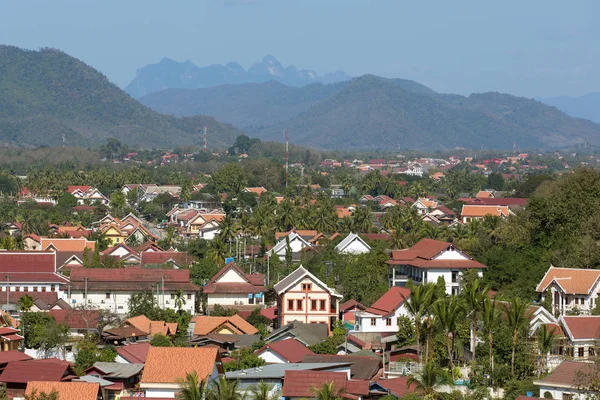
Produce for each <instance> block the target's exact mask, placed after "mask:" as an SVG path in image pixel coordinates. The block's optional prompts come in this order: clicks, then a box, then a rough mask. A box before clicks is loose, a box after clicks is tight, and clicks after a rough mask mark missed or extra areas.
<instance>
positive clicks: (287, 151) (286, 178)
mask: <svg viewBox="0 0 600 400" xmlns="http://www.w3.org/2000/svg"><path fill="white" fill-rule="evenodd" d="M289 160H290V152H289V141H288V130H287V129H286V130H285V187H287V186H288V168H289V166H288V164H289Z"/></svg>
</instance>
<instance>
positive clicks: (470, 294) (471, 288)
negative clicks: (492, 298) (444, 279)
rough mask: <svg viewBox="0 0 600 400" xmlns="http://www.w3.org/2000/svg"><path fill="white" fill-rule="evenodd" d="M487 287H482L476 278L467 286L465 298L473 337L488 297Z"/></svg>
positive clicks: (472, 347)
mask: <svg viewBox="0 0 600 400" xmlns="http://www.w3.org/2000/svg"><path fill="white" fill-rule="evenodd" d="M487 292H488V289H487V288H483V289H482V288H481V287H480V285H479V279H475V280H474V281H473V282H472V283H471V284H470V285H468V286H467V287H466V288H465V291H464V292H463V294H464V296H463V297H464V299H465V303H466V307H467V311H468V315H469V317H470V319H471V329H472V330H473V339H474V338H476V337H477V320H478V318H479V314H480V312H481V309H482V307H483V301H484V299H485V298H486V293H487ZM473 339H472V343H471V349H470V350H471V351H472V352H475V346H474V340H473Z"/></svg>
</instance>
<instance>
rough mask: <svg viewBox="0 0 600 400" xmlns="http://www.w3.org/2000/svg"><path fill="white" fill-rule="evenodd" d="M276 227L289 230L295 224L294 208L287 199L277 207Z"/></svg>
mask: <svg viewBox="0 0 600 400" xmlns="http://www.w3.org/2000/svg"><path fill="white" fill-rule="evenodd" d="M277 217H278V227H279V229H281V230H283V231H289V230H290V229H292V228H293V227H294V226H295V225H296V208H295V207H294V205H293V204H292V203H291V202H290V201H288V200H284V201H282V202H281V204H279V207H278V208H277Z"/></svg>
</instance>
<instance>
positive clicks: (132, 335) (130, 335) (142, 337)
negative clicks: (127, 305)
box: [100, 324, 150, 346]
mask: <svg viewBox="0 0 600 400" xmlns="http://www.w3.org/2000/svg"><path fill="white" fill-rule="evenodd" d="M100 338H101V339H102V340H103V341H104V343H106V344H110V345H119V346H121V345H124V344H128V343H137V342H138V341H146V340H148V339H150V333H148V332H144V331H141V330H139V329H138V328H136V327H133V326H131V325H127V324H124V325H121V326H117V327H115V328H105V329H104V330H103V331H102V333H101V334H100Z"/></svg>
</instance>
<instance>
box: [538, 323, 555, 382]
mask: <svg viewBox="0 0 600 400" xmlns="http://www.w3.org/2000/svg"><path fill="white" fill-rule="evenodd" d="M554 342H556V333H555V331H554V328H552V329H548V325H546V324H543V325H541V326H540V327H539V328H538V333H537V347H538V350H539V352H540V358H539V359H540V362H539V369H538V378H539V377H540V375H541V374H542V373H543V372H544V368H545V367H546V359H547V357H548V353H550V352H551V351H552V349H553V348H554Z"/></svg>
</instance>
